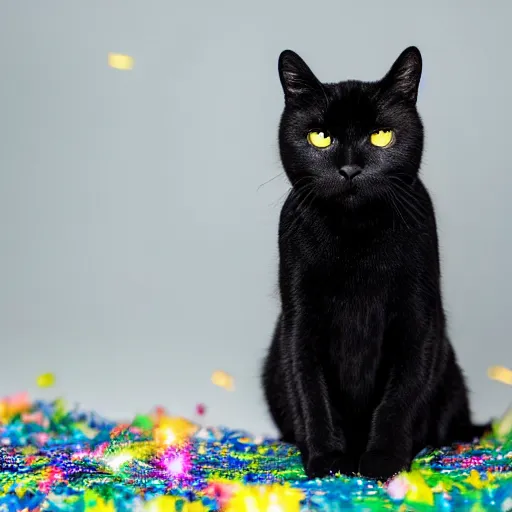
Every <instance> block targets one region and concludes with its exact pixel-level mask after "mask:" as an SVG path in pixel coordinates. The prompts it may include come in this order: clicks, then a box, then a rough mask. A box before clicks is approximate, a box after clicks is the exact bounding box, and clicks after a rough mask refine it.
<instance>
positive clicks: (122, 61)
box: [108, 53, 134, 71]
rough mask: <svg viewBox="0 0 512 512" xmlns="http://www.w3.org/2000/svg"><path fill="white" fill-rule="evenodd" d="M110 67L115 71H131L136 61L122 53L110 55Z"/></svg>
mask: <svg viewBox="0 0 512 512" xmlns="http://www.w3.org/2000/svg"><path fill="white" fill-rule="evenodd" d="M108 65H109V66H110V67H111V68H114V69H121V70H125V71H129V70H131V69H133V66H134V60H133V57H130V56H129V55H123V54H121V53H109V54H108Z"/></svg>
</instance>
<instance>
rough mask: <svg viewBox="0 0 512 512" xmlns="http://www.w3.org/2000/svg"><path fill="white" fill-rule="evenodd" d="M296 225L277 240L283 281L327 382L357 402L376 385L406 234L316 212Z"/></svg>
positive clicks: (401, 264)
mask: <svg viewBox="0 0 512 512" xmlns="http://www.w3.org/2000/svg"><path fill="white" fill-rule="evenodd" d="M297 224H298V223H297ZM285 228H286V217H284V226H283V229H285ZM295 228H296V229H295V231H294V233H293V234H292V235H291V236H290V237H289V238H288V239H285V238H283V239H282V241H281V260H282V261H281V273H282V276H281V277H282V284H285V286H286V287H288V288H289V290H290V293H289V297H290V300H291V301H293V302H294V307H293V309H294V311H295V312H296V315H297V321H298V322H300V323H301V324H302V325H305V326H306V328H307V329H309V330H310V331H311V332H312V333H315V334H316V335H318V339H321V340H322V341H321V343H320V344H319V345H318V346H317V347H316V350H318V353H319V355H320V357H321V359H322V360H323V363H324V365H325V366H326V367H327V369H328V371H327V375H328V376H329V378H328V380H330V381H331V386H334V388H336V389H340V388H341V389H343V390H345V391H347V392H348V395H347V396H346V398H347V400H350V401H352V400H356V401H358V402H359V403H360V404H361V405H362V404H363V403H364V402H366V400H363V396H362V395H364V396H366V397H367V398H369V397H370V395H371V394H372V391H373V390H374V389H375V385H376V384H378V382H377V374H378V370H379V364H380V363H381V356H382V344H383V342H384V338H385V333H386V328H387V326H388V325H389V323H390V321H391V318H392V316H393V308H394V298H395V297H396V294H397V289H396V286H397V283H398V282H400V279H399V277H400V275H401V274H402V272H403V267H404V261H403V258H402V254H403V245H404V243H406V242H405V238H404V236H402V235H401V234H400V233H397V232H394V231H393V230H392V229H391V228H390V229H387V228H379V227H378V228H375V229H364V228H362V229H360V230H359V229H356V228H354V227H353V226H343V225H340V226H336V228H335V229H333V228H332V227H331V226H329V225H328V224H326V223H325V222H323V221H322V219H321V218H315V217H314V216H313V215H310V216H308V217H307V218H306V219H304V222H303V223H301V224H300V225H297V226H295ZM283 282H284V283H283ZM285 309H286V307H285ZM356 391H357V396H355V395H354V393H355V392H356Z"/></svg>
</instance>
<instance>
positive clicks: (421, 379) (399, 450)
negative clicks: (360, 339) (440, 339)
mask: <svg viewBox="0 0 512 512" xmlns="http://www.w3.org/2000/svg"><path fill="white" fill-rule="evenodd" d="M410 320H411V318H409V319H408V321H405V322H404V325H403V326H402V329H401V330H400V332H401V333H402V335H400V336H399V338H398V339H395V342H396V347H397V350H396V353H395V359H394V361H393V366H392V368H391V369H390V370H391V371H390V375H389V378H388V382H387V386H386V390H385V392H384V396H383V398H382V400H381V402H380V404H379V405H378V406H377V408H376V409H375V411H374V413H373V420H372V426H371V431H370V436H369V441H368V445H367V448H366V452H365V453H364V454H363V455H362V457H361V460H360V463H359V471H360V473H361V475H363V476H366V477H370V478H377V479H380V480H387V479H388V478H390V477H392V476H393V475H395V474H397V473H399V472H400V471H402V470H404V469H408V468H409V466H410V464H411V461H412V457H413V455H414V454H413V453H412V446H413V431H412V430H413V423H414V419H415V418H416V416H417V414H419V412H420V408H421V407H422V406H424V404H425V402H426V400H427V399H428V396H429V393H430V387H431V385H432V384H431V382H430V377H431V375H432V369H433V366H434V359H435V358H434V356H433V354H434V353H435V352H436V348H435V345H436V339H435V334H434V330H433V329H431V328H430V327H425V326H426V323H425V322H411V321H410Z"/></svg>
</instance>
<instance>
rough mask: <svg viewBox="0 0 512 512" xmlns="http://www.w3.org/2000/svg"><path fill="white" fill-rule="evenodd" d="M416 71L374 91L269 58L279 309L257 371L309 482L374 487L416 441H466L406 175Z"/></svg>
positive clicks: (291, 56) (434, 273)
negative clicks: (344, 481)
mask: <svg viewBox="0 0 512 512" xmlns="http://www.w3.org/2000/svg"><path fill="white" fill-rule="evenodd" d="M421 67H422V60H421V54H420V52H419V50H418V49H417V48H415V47H411V48H408V49H406V50H405V51H404V52H403V53H402V54H401V55H400V56H399V58H398V59H397V60H396V62H395V63H394V65H393V66H392V67H391V69H390V71H389V72H388V73H387V74H386V76H385V77H384V78H383V79H382V80H379V81H377V82H360V81H346V82H341V83H337V84H323V83H321V82H319V80H318V79H317V78H316V77H315V75H314V74H313V73H312V71H311V70H310V69H309V68H308V66H307V65H306V64H305V63H304V61H303V60H302V59H301V58H300V57H299V56H298V55H297V54H295V53H293V52H291V51H285V52H283V53H282V54H281V56H280V58H279V74H280V79H281V83H282V86H283V89H284V94H285V108H284V113H283V116H282V119H281V124H280V130H279V143H280V151H281V159H282V163H283V166H284V169H285V171H286V174H287V175H288V178H289V180H290V182H291V184H292V190H291V192H290V194H289V196H288V198H287V199H286V202H285V204H284V206H283V209H282V212H281V218H280V227H279V253H280V263H279V286H280V297H281V313H280V315H279V319H278V321H277V326H276V329H275V333H274V337H273V340H272V344H271V346H270V350H269V353H268V356H267V358H266V362H265V366H264V371H263V385H264V390H265V395H266V399H267V402H268V405H269V408H270V412H271V414H272V417H273V419H274V421H275V423H276V424H277V426H278V428H279V430H280V432H281V434H282V439H283V440H284V441H287V442H290V443H294V444H296V445H297V446H298V447H299V449H300V451H301V454H302V458H303V462H304V466H305V469H306V473H307V475H308V476H309V477H322V476H325V475H328V474H332V473H336V472H341V473H344V474H351V473H354V472H358V471H359V472H360V473H361V474H362V475H363V476H367V477H373V478H379V479H386V478H388V477H390V476H392V475H393V474H395V473H397V472H399V471H400V470H402V469H404V468H407V467H408V466H409V465H410V462H411V460H412V458H413V457H414V455H415V454H417V453H418V452H419V451H420V450H421V449H422V448H424V447H425V446H427V445H431V446H440V445H446V444H450V443H452V442H454V441H470V440H472V439H473V438H474V437H475V436H478V435H480V434H482V433H483V430H484V427H477V426H474V425H473V424H472V423H471V418H470V410H469V405H468V395H467V390H466V386H465V382H464V377H463V375H462V372H461V370H460V368H459V366H458V364H457V360H456V357H455V354H454V350H453V347H452V345H451V344H450V341H449V340H448V338H447V333H446V325H445V314H444V311H443V303H442V296H441V288H440V269H439V255H438V241H437V232H436V220H435V215H434V209H433V206H432V202H431V200H430V197H429V194H428V192H427V190H426V189H425V187H424V185H423V183H422V182H421V180H420V179H419V177H418V171H419V167H420V162H421V156H422V151H423V127H422V123H421V120H420V116H419V115H418V112H417V109H416V98H417V93H418V86H419V81H420V76H421Z"/></svg>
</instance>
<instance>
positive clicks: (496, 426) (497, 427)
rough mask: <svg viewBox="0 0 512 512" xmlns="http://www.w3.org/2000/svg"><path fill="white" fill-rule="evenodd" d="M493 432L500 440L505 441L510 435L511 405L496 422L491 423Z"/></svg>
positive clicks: (511, 422) (511, 426)
mask: <svg viewBox="0 0 512 512" xmlns="http://www.w3.org/2000/svg"><path fill="white" fill-rule="evenodd" d="M493 431H494V435H495V436H496V437H497V438H498V439H500V440H504V439H506V438H507V437H508V436H509V434H510V433H512V405H511V406H510V407H509V408H508V409H507V410H506V411H505V413H504V414H503V416H502V417H501V418H500V419H499V420H498V421H496V422H494V423H493Z"/></svg>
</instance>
